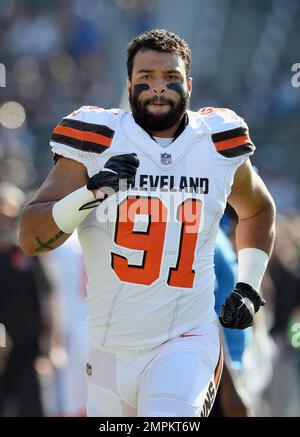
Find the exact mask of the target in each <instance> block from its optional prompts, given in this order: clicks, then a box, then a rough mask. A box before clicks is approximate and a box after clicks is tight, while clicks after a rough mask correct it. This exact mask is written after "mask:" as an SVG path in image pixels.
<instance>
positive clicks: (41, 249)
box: [35, 231, 65, 253]
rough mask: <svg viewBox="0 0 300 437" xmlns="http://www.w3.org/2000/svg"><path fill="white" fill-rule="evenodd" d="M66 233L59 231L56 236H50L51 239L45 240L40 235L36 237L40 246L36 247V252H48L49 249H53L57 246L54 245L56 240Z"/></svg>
mask: <svg viewBox="0 0 300 437" xmlns="http://www.w3.org/2000/svg"><path fill="white" fill-rule="evenodd" d="M62 235H65V233H64V232H63V231H59V232H58V233H57V234H56V235H54V237H52V238H50V240H48V241H46V242H44V241H42V240H41V239H40V237H38V236H37V237H35V241H36V242H37V243H38V245H39V246H38V247H37V248H36V249H35V252H36V253H41V252H47V251H48V250H53V249H55V248H56V246H53V243H55V241H57V240H59V238H60V237H61V236H62Z"/></svg>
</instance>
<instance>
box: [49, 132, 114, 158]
mask: <svg viewBox="0 0 300 437" xmlns="http://www.w3.org/2000/svg"><path fill="white" fill-rule="evenodd" d="M51 140H52V141H55V142H56V143H61V144H65V145H66V146H70V147H73V148H74V149H78V150H82V151H84V152H93V153H102V152H104V151H105V150H107V147H106V146H101V145H100V144H96V143H93V142H89V141H84V142H83V141H81V140H77V139H75V138H72V137H65V136H64V135H59V134H54V133H53V134H52V135H51Z"/></svg>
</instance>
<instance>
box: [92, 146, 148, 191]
mask: <svg viewBox="0 0 300 437" xmlns="http://www.w3.org/2000/svg"><path fill="white" fill-rule="evenodd" d="M139 165H140V162H139V160H138V158H137V156H136V154H135V153H129V154H124V155H117V156H113V157H112V158H110V159H109V160H108V161H107V162H106V163H105V165H104V167H103V169H102V170H100V171H99V173H97V174H95V175H94V176H92V177H91V178H90V179H89V180H88V183H87V188H88V190H98V189H101V191H102V192H103V193H105V194H107V195H108V194H111V189H112V190H113V191H114V192H117V191H126V190H128V188H129V187H130V186H131V185H133V184H134V178H135V174H136V170H137V168H138V166H139ZM121 180H122V181H123V182H124V183H121V184H120V181H121Z"/></svg>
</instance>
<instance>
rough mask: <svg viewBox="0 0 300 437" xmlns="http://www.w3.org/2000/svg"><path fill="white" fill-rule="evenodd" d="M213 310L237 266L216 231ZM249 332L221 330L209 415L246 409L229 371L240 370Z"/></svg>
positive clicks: (224, 237) (217, 308) (228, 244)
mask: <svg viewBox="0 0 300 437" xmlns="http://www.w3.org/2000/svg"><path fill="white" fill-rule="evenodd" d="M214 263H215V276H216V283H215V311H216V313H217V314H219V313H220V310H221V305H222V304H223V302H225V300H226V297H227V296H228V294H229V293H230V291H231V290H232V288H233V287H234V284H235V283H236V278H237V273H238V264H237V257H236V253H235V251H234V249H233V246H232V244H231V242H230V240H229V238H228V237H227V235H226V234H225V232H224V231H223V230H222V229H221V228H220V229H219V232H218V236H217V240H216V247H215V257H214ZM251 329H252V328H247V329H246V330H239V329H229V328H223V342H224V343H225V344H224V349H225V351H226V352H227V354H226V355H227V356H226V359H225V363H224V369H223V375H222V379H221V382H220V387H219V391H218V394H217V397H216V400H215V404H214V406H213V409H212V411H211V414H210V416H213V417H217V416H225V417H226V416H246V415H247V407H246V405H245V401H244V399H242V397H241V396H240V394H239V393H238V391H237V389H236V384H237V382H236V381H234V376H233V374H232V371H237V372H240V371H242V366H243V363H242V360H243V353H244V351H245V347H246V344H247V343H248V341H249V337H251Z"/></svg>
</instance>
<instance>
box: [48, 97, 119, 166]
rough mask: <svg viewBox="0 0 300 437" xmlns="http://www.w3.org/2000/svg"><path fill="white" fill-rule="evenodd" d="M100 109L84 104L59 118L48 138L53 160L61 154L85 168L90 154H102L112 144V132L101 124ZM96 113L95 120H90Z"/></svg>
mask: <svg viewBox="0 0 300 437" xmlns="http://www.w3.org/2000/svg"><path fill="white" fill-rule="evenodd" d="M101 111H104V110H103V109H102V108H97V107H91V106H83V107H81V108H80V109H78V110H76V111H74V112H72V113H71V114H69V115H67V116H66V117H63V118H62V120H61V121H60V122H59V124H58V125H57V126H56V127H55V128H54V129H53V131H52V133H51V138H50V146H51V149H52V152H53V154H54V161H56V160H57V159H58V157H59V156H64V157H65V158H70V159H74V160H75V161H78V162H80V163H82V164H84V165H85V166H86V167H88V163H89V161H90V160H91V159H92V155H93V154H101V153H103V152H105V151H106V150H107V149H108V148H109V147H110V146H111V143H112V139H113V135H114V131H113V130H112V129H111V128H109V127H108V126H106V125H104V124H101ZM95 112H97V114H96V116H95V119H93V121H95V122H90V119H91V113H95ZM96 120H97V121H96ZM98 120H99V122H98Z"/></svg>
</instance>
